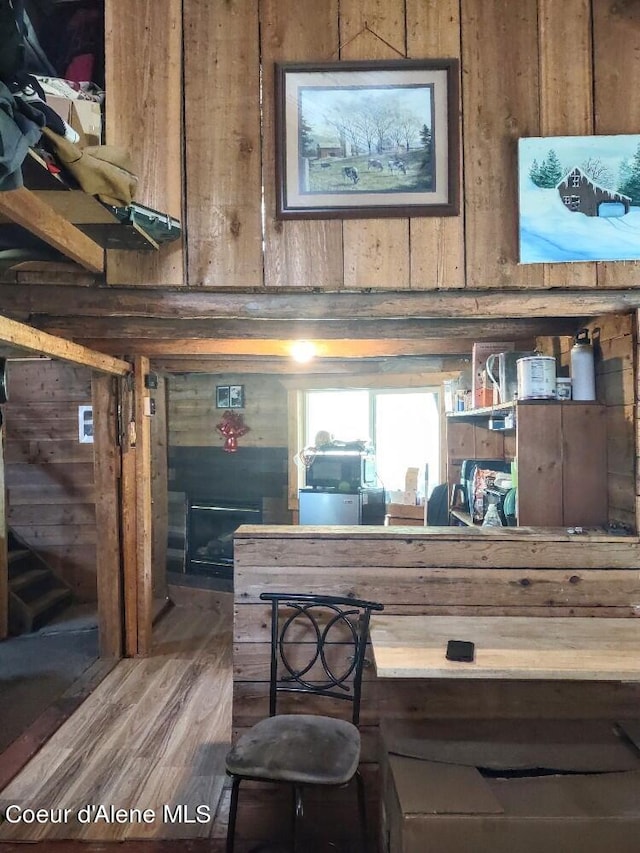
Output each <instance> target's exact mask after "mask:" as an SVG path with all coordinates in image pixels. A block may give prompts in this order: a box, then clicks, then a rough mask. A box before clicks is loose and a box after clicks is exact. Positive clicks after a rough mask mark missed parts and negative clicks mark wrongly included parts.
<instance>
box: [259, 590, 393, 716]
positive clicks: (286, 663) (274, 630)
mask: <svg viewBox="0 0 640 853" xmlns="http://www.w3.org/2000/svg"><path fill="white" fill-rule="evenodd" d="M260 598H261V599H262V600H263V601H270V602H271V676H270V691H269V714H270V715H271V716H274V714H276V706H277V700H278V695H279V694H280V693H312V694H314V695H316V696H328V697H332V698H334V699H340V700H343V701H347V702H351V703H352V714H351V719H352V721H353V723H354V725H358V722H359V720H360V694H361V685H362V670H363V668H364V664H365V650H366V645H367V640H368V636H369V619H370V616H371V612H372V611H374V610H384V605H382V604H377V603H375V602H373V601H359V600H358V599H354V598H341V597H339V596H332V595H306V594H295V593H279V592H264V593H262V595H261V596H260Z"/></svg>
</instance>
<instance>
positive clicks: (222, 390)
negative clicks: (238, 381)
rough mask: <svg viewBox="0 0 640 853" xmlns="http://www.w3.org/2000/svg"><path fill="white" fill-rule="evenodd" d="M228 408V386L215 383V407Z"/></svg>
mask: <svg viewBox="0 0 640 853" xmlns="http://www.w3.org/2000/svg"><path fill="white" fill-rule="evenodd" d="M228 408H229V386H228V385H216V409H228Z"/></svg>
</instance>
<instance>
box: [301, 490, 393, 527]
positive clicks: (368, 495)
mask: <svg viewBox="0 0 640 853" xmlns="http://www.w3.org/2000/svg"><path fill="white" fill-rule="evenodd" d="M298 498H299V519H298V523H299V524H384V512H385V504H384V489H366V490H363V491H361V492H333V491H331V492H323V491H318V490H314V489H300V491H299V492H298Z"/></svg>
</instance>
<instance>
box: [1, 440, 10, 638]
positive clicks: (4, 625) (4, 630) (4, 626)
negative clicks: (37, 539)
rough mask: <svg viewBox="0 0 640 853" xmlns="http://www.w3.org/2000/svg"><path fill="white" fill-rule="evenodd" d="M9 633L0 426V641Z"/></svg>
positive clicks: (2, 443) (4, 499)
mask: <svg viewBox="0 0 640 853" xmlns="http://www.w3.org/2000/svg"><path fill="white" fill-rule="evenodd" d="M8 633H9V557H8V553H7V501H6V491H5V485H4V430H3V428H2V424H0V640H4V638H5V637H6V636H7V634H8Z"/></svg>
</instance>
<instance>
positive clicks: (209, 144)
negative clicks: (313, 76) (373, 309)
mask: <svg viewBox="0 0 640 853" xmlns="http://www.w3.org/2000/svg"><path fill="white" fill-rule="evenodd" d="M161 6H162V14H159V12H158V8H157V7H158V4H157V3H152V2H151V0H136V2H135V3H130V4H128V7H127V10H126V12H123V10H122V9H120V8H119V4H117V3H115V0H107V44H108V49H107V59H108V61H107V88H108V91H109V94H110V98H109V103H108V115H107V133H108V139H109V141H111V142H118V143H120V144H129V145H130V146H131V148H132V150H133V153H134V154H135V155H136V156H138V157H140V156H142V157H143V158H144V160H143V164H144V168H143V172H142V182H141V183H142V186H141V198H142V200H143V201H151V202H154V203H155V205H156V206H159V207H160V209H163V210H164V209H167V210H169V211H170V212H171V213H174V215H177V211H176V209H175V206H176V201H177V199H178V195H179V191H180V187H181V186H182V191H183V196H184V199H183V202H184V209H183V217H184V220H183V225H184V227H185V230H186V231H188V233H189V238H190V239H189V252H188V274H187V277H186V278H183V276H182V269H181V255H182V253H181V247H174V249H170V248H168V247H165V248H163V249H162V250H161V252H160V255H159V259H158V256H154V257H152V258H151V259H150V260H149V258H140V256H138V258H137V259H134V258H132V256H131V255H129V257H128V258H122V257H119V256H118V257H116V256H115V254H114V253H110V258H109V261H108V263H109V278H110V281H113V282H116V281H118V282H124V283H132V284H148V285H151V284H153V283H161V284H162V283H165V284H183V283H186V284H188V285H189V286H191V287H207V288H219V287H236V288H247V287H286V288H299V287H318V288H323V289H330V290H335V289H340V288H343V287H345V288H356V289H359V288H387V289H400V290H404V289H429V288H446V289H450V288H457V287H464V286H468V287H474V288H475V287H479V288H495V287H519V288H532V287H561V288H562V287H585V288H590V287H596V286H598V287H637V286H638V284H639V283H640V274H639V269H638V264H637V263H626V264H620V263H599V264H592V263H586V264H554V265H544V264H540V265H537V264H533V265H523V266H520V265H519V264H518V235H517V222H518V215H517V214H518V211H517V162H516V161H517V140H518V138H519V137H523V136H539V135H574V134H591V133H594V132H595V133H600V134H603V133H607V134H615V133H634V132H636V130H637V126H638V121H639V119H640V106H639V105H638V104H637V98H635V97H634V88H633V81H634V79H635V75H634V72H636V71H638V70H639V68H640V54H639V53H638V51H637V50H636V49H635V48H636V34H637V29H638V26H639V25H640V8H639V7H638V5H637V4H635V3H619V2H615V0H567V2H564V3H556V2H555V0H520V2H518V3H504V2H503V0H461V2H457V0H444V2H439V3H424V2H420V0H341V2H338V0H322V2H320V3H318V2H317V0H224V2H223V0H213V2H206V0H183V2H182V4H181V3H180V2H179V0H171V2H168V3H165V4H161ZM181 6H182V13H181V11H180V7H181ZM152 9H153V14H152ZM365 24H366V27H365ZM116 25H117V26H116ZM567 32H571V62H567V54H566V49H567V48H566V33H567ZM147 33H150V34H151V37H152V39H153V44H152V41H151V40H150V39H149V38H148V37H146V34H147ZM182 33H183V36H184V38H183V45H182V48H181V46H180V38H181V34H182ZM143 34H144V36H145V37H143ZM116 37H117V38H116ZM181 51H182V52H181ZM403 56H408V57H411V58H419V57H431V58H433V57H435V58H438V57H455V58H459V59H460V62H461V75H460V79H461V127H462V140H463V141H462V146H461V148H462V151H461V158H460V169H461V176H462V193H461V198H462V199H463V208H462V211H461V214H460V216H458V217H453V218H448V217H444V218H438V217H422V218H413V219H402V218H393V219H384V218H380V219H370V220H318V221H294V222H291V221H287V222H279V221H276V219H275V216H274V210H275V164H274V134H275V127H274V103H273V101H274V98H273V63H274V62H277V61H291V60H296V61H301V62H309V63H313V62H321V61H331V60H337V59H345V60H347V59H365V60H366V59H389V58H392V59H393V58H396V57H398V58H400V57H403ZM181 59H182V61H183V63H184V81H183V82H182V81H181V75H180V61H181ZM143 68H144V70H143ZM261 72H262V81H261V77H260V75H261ZM261 87H262V88H261ZM620 103H624V104H625V109H624V110H621V109H620V108H619V104H620ZM183 110H184V116H185V128H184V136H183V140H182V141H183V145H184V163H185V165H184V177H183V175H182V163H181V159H180V131H179V129H180V126H181V116H182V111H183ZM263 190H264V221H263V215H262V211H261V203H262V198H263ZM263 232H264V233H263ZM263 238H264V241H263ZM120 254H122V253H120Z"/></svg>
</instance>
